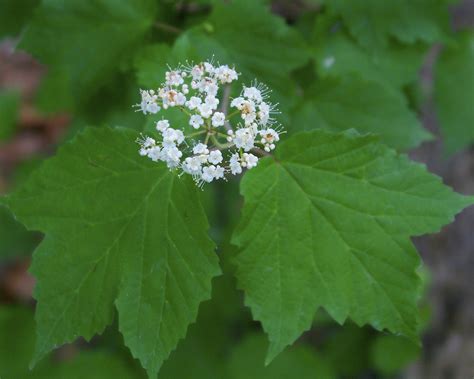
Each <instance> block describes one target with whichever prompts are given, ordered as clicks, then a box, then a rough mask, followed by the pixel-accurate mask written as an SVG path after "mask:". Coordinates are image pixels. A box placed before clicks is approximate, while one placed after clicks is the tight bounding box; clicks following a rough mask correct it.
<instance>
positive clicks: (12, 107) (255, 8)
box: [0, 0, 474, 379]
mask: <svg viewBox="0 0 474 379" xmlns="http://www.w3.org/2000/svg"><path fill="white" fill-rule="evenodd" d="M449 2H450V1H449V0H410V1H409V0H403V1H398V2H395V1H392V2H386V1H380V0H364V1H355V0H354V1H349V2H348V1H342V0H331V1H325V2H322V1H319V0H308V1H305V2H304V3H305V4H304V6H307V7H308V8H307V10H308V11H307V12H303V14H298V13H295V14H292V13H291V10H292V9H293V8H292V7H291V5H292V4H290V2H279V4H277V5H275V4H273V6H272V2H271V1H268V0H259V1H255V0H233V1H220V0H219V1H218V0H198V1H190V2H188V1H180V2H176V1H172V0H169V1H168V0H167V1H156V0H131V1H119V0H68V1H64V0H42V1H41V2H40V1H37V0H23V1H13V0H6V1H2V2H1V4H0V37H3V36H18V35H20V36H21V39H20V41H19V45H18V48H19V49H24V50H26V51H27V52H29V53H31V54H32V55H33V56H34V57H36V58H37V59H38V60H39V61H40V62H41V63H43V64H44V65H45V66H46V68H47V76H46V78H45V79H44V80H43V82H42V84H41V88H40V89H39V92H38V94H37V97H36V106H37V107H39V108H40V109H41V110H42V111H48V112H51V111H60V112H64V111H67V112H69V114H70V116H71V118H72V123H71V126H70V127H69V129H68V131H67V138H66V140H70V142H68V143H66V144H64V146H63V147H60V148H59V151H58V153H57V155H56V156H55V157H53V158H51V159H49V160H47V161H46V162H45V163H44V164H43V165H42V166H41V167H40V168H39V169H37V170H36V171H35V172H34V173H33V174H32V175H31V176H29V177H28V178H26V179H25V180H21V181H24V183H23V184H22V185H21V186H20V188H19V189H18V190H16V191H14V192H13V193H12V194H10V195H8V196H7V197H4V198H2V199H1V202H2V204H3V205H6V206H7V208H8V209H7V208H4V207H3V206H1V207H0V257H1V258H5V257H8V258H11V257H14V256H19V255H24V254H29V253H30V252H31V250H32V249H33V247H34V246H35V244H36V243H37V241H38V240H39V238H38V235H37V234H32V233H31V232H28V231H27V229H29V230H38V231H41V232H43V233H45V239H44V241H43V242H42V243H41V244H40V246H39V248H38V250H37V251H36V252H35V254H34V256H33V265H32V268H31V273H32V274H33V275H34V276H35V277H36V279H37V288H36V291H35V298H36V299H37V300H38V304H37V309H36V335H37V338H36V347H34V344H35V339H34V338H33V334H34V331H33V329H34V325H33V320H32V314H31V311H30V310H27V309H23V308H1V309H0V376H1V377H2V378H5V379H17V378H20V379H21V378H25V379H28V378H48V379H50V378H51V379H56V378H58V379H59V378H61V379H62V378H68V379H69V378H72V379H74V378H83V377H92V378H105V379H107V378H109V377H110V378H112V377H114V378H125V379H132V378H137V379H138V378H143V377H144V373H143V372H142V370H141V369H140V368H137V365H138V364H137V362H136V361H134V360H133V359H132V358H131V357H129V356H128V352H127V351H126V349H125V348H124V347H123V346H121V345H125V346H126V347H128V348H129V349H130V352H131V354H132V356H133V357H135V358H137V359H138V360H139V362H140V364H141V365H142V366H143V367H144V368H145V369H146V370H147V372H148V375H149V377H150V378H156V377H157V376H158V378H160V379H168V378H169V379H174V378H183V379H184V378H206V379H213V378H215V379H220V378H231V379H240V378H242V379H243V378H245V379H247V378H263V379H264V378H282V379H283V378H293V377H294V378H313V377H318V378H323V379H324V378H334V377H337V376H338V375H339V376H346V377H351V378H353V377H354V378H355V377H357V376H358V375H363V374H367V372H369V371H370V370H372V371H376V372H377V373H380V374H382V375H392V374H394V373H396V372H397V371H398V370H400V369H401V368H402V367H403V366H405V365H406V364H408V363H409V362H411V361H412V360H413V359H415V358H416V356H417V355H418V354H419V351H420V348H419V346H418V345H417V343H418V342H417V340H418V334H419V333H420V326H419V325H420V324H424V323H425V322H426V318H427V317H426V314H427V309H428V307H426V306H422V307H421V308H420V307H419V304H418V300H419V298H420V297H421V296H422V292H423V291H422V280H421V279H420V276H419V271H418V270H419V268H420V264H421V262H420V259H419V257H418V255H417V253H416V251H415V249H414V247H413V244H412V242H411V240H410V237H412V236H418V235H421V234H425V233H432V232H436V231H437V230H438V229H439V228H440V227H441V226H442V225H444V224H446V223H448V222H450V221H451V220H452V218H453V216H454V215H455V214H456V213H457V212H459V211H460V210H461V209H462V208H463V207H465V206H467V205H469V204H471V203H472V202H473V199H472V198H467V197H462V196H460V195H458V194H455V193H453V192H452V191H451V190H450V189H449V188H447V187H445V186H443V185H442V183H441V181H440V180H439V178H437V177H435V176H433V175H431V174H429V173H428V172H427V171H426V170H425V168H424V167H422V166H420V165H418V164H415V163H412V162H411V161H410V160H409V159H408V158H407V157H406V156H404V155H399V154H398V153H397V152H395V151H394V150H391V148H389V147H387V146H386V145H389V146H391V147H392V148H395V149H396V150H401V151H404V150H408V149H410V148H413V147H416V146H417V145H419V144H420V143H422V142H423V141H426V140H428V139H430V138H431V137H432V136H431V134H430V133H428V132H427V131H426V130H425V129H423V127H422V125H421V124H420V122H419V120H418V119H417V109H416V108H417V105H418V104H417V102H416V101H410V99H409V96H410V93H411V94H412V93H418V92H420V90H419V88H418V87H417V85H418V83H417V82H418V76H419V71H420V68H421V66H422V64H423V61H424V59H425V57H426V54H427V52H428V51H429V49H430V47H431V46H432V44H433V43H439V42H442V43H445V44H446V46H445V47H444V49H443V50H442V52H441V54H440V59H439V62H437V64H436V66H435V68H436V70H435V79H436V80H435V97H436V105H437V113H438V115H439V119H440V122H441V133H442V136H443V139H444V142H445V145H446V149H447V150H448V151H449V152H454V151H456V150H458V149H461V148H464V147H466V146H467V145H468V144H469V143H471V142H473V140H474V132H473V131H472V130H473V128H472V124H473V123H474V113H473V107H472V100H473V99H474V82H473V80H474V79H473V78H474V75H473V74H474V72H473V67H474V48H473V47H474V39H473V34H472V32H466V33H463V34H458V35H456V34H452V33H451V32H450V30H449V22H448V21H449V12H448V3H449ZM322 3H324V4H323V6H321V4H322ZM285 7H288V8H285ZM310 10H311V11H310ZM287 12H288V13H289V14H286V13H287ZM282 16H287V20H285V19H284V18H283V17H282ZM294 18H296V19H294ZM287 21H290V22H287ZM212 57H214V59H215V60H218V61H220V62H221V63H222V64H229V65H235V67H236V69H237V70H238V71H239V72H240V73H241V74H242V77H243V79H244V81H245V82H246V83H247V84H250V83H251V82H252V80H254V79H257V80H258V81H259V82H263V83H265V84H267V85H268V86H269V87H270V89H272V90H273V92H272V93H271V95H270V97H271V99H272V101H275V102H279V103H280V104H279V107H280V109H281V111H282V114H281V115H278V117H277V119H278V120H279V121H280V122H282V124H283V127H284V129H286V131H287V132H288V135H285V134H282V139H283V140H286V141H283V143H282V144H281V145H280V146H279V147H278V148H277V150H276V152H275V154H274V156H273V157H267V158H264V159H262V160H261V161H260V162H259V165H258V166H257V167H256V168H254V169H252V170H251V171H249V172H248V173H246V174H245V175H244V177H243V179H242V182H241V188H240V189H241V193H242V194H243V196H244V198H245V203H244V205H243V210H242V214H241V217H240V222H239V215H240V213H239V211H240V207H241V201H240V198H239V195H238V180H237V179H236V180H230V181H229V182H228V183H220V184H216V185H215V186H214V185H213V186H210V185H209V186H206V187H205V190H204V192H201V191H200V190H198V189H197V188H196V186H195V185H194V183H192V181H191V180H189V178H185V177H184V176H183V177H180V176H179V175H178V172H170V171H169V170H168V169H167V168H165V167H164V166H163V165H161V164H156V163H153V162H150V161H149V160H147V159H143V158H142V157H140V156H139V154H138V152H137V150H138V147H137V145H136V144H135V143H134V141H135V140H136V138H137V137H138V135H139V134H138V132H137V131H145V132H151V131H152V130H153V129H154V122H155V121H156V119H157V118H161V114H160V115H159V116H157V115H155V116H148V117H146V118H144V117H143V116H142V115H141V114H139V113H135V112H133V109H132V105H133V104H136V103H138V102H139V93H138V89H139V88H154V89H156V88H157V87H158V86H159V85H160V84H161V83H162V81H163V77H164V73H165V71H167V70H168V66H171V67H173V66H176V65H178V64H179V63H186V62H192V61H194V62H198V61H202V60H207V59H210V58H212ZM239 90H240V89H237V88H235V86H234V88H232V93H231V96H237V94H238V91H239ZM19 100H20V99H19V97H18V96H17V95H16V94H12V93H9V92H8V93H2V94H0V140H7V139H8V138H10V137H11V136H12V135H13V132H14V128H15V126H16V125H15V124H16V122H17V116H18V107H19ZM168 116H169V117H168ZM167 118H168V119H169V120H170V121H171V122H172V124H173V125H183V123H184V122H187V119H185V118H183V116H182V113H180V112H175V109H174V110H169V113H168V114H167ZM88 125H95V126H96V127H95V128H88V129H86V130H85V131H83V132H80V131H81V130H82V129H84V128H85V127H86V126H88ZM110 126H125V127H128V129H124V128H114V129H111V128H110ZM348 130H350V131H348ZM354 130H355V131H354ZM298 131H306V132H305V133H300V134H297V135H294V136H293V135H292V134H294V133H295V132H298ZM78 132H79V133H78ZM272 155H273V153H272ZM15 176H20V177H21V176H24V177H26V176H27V175H25V174H22V170H21V169H17V171H16V172H14V173H13V177H15ZM10 188H13V186H10ZM201 204H202V205H201ZM205 212H206V213H207V214H208V216H209V219H210V220H211V223H212V228H210V230H209V234H210V235H211V236H212V238H213V239H214V241H215V242H216V243H217V245H218V250H217V254H216V252H215V251H214V250H215V245H214V242H212V241H211V239H210V238H209V236H208V229H209V227H208V221H207V217H206V213H205ZM12 214H13V215H12ZM17 220H18V221H17ZM20 222H21V223H22V224H24V225H25V226H26V228H27V229H25V227H23V226H22V225H21V224H20ZM237 224H238V227H237V228H235V225H237ZM234 229H235V230H234ZM230 236H233V237H232V242H233V243H234V244H235V246H230V241H229V240H230V238H231V237H230ZM230 257H233V258H234V259H233V262H234V263H235V267H234V266H231V265H230V264H229V260H230ZM218 262H219V263H220V266H221V267H222V268H220V267H219V263H218ZM221 270H222V271H223V272H224V275H223V276H219V277H217V276H218V275H219V274H220V272H221ZM233 270H235V272H233ZM235 278H236V279H237V282H238V287H239V288H240V289H242V290H243V291H244V294H245V303H246V304H247V305H248V306H249V307H250V309H251V312H252V314H251V315H250V312H249V310H248V309H247V308H244V307H243V306H242V296H243V294H242V293H241V292H238V291H237V290H236V289H235V283H234V280H235ZM211 281H212V285H213V289H212V300H211V301H206V302H204V300H207V299H209V298H210V297H211ZM202 302H204V303H203V304H202V305H200V304H201V303H202ZM198 308H199V317H197V316H198ZM428 311H429V310H428ZM326 312H327V313H326ZM315 315H316V317H315ZM321 315H323V316H321ZM324 315H325V316H324ZM420 315H421V316H420ZM252 316H253V319H254V320H255V321H260V322H261V324H262V326H263V329H264V331H265V332H266V333H267V334H268V337H269V340H270V348H269V349H268V353H267V363H269V364H268V365H267V366H265V365H264V361H265V358H264V355H265V349H266V348H267V343H266V342H265V340H264V339H263V338H262V337H261V336H260V335H257V334H256V330H255V329H257V328H258V326H257V324H256V323H254V322H252ZM196 318H197V322H196V323H195V324H193V322H194V321H196ZM419 318H421V319H422V320H421V322H420V320H419ZM333 319H334V320H335V321H336V322H337V323H339V324H343V323H344V326H343V327H340V326H338V325H336V324H334V322H333V321H332V320H333ZM348 319H350V320H352V321H354V323H352V322H346V320H348ZM322 320H324V321H322ZM366 324H368V325H370V326H365V327H361V326H362V325H366ZM109 325H112V326H111V327H109V328H108V329H107V332H106V336H103V337H99V338H96V339H94V342H93V345H94V348H93V349H92V350H90V351H87V352H85V351H83V349H82V345H84V342H81V344H76V345H74V348H75V349H78V350H79V352H78V353H77V354H76V355H75V356H74V357H73V358H72V359H71V360H69V361H65V362H61V363H59V364H58V363H55V362H54V360H52V359H50V357H47V355H48V354H49V352H50V351H51V350H52V349H55V348H56V347H59V346H60V345H62V344H65V343H69V342H73V341H75V340H77V339H78V338H79V337H84V338H85V339H86V340H87V341H89V340H90V339H91V338H92V337H93V336H94V335H96V334H100V333H102V332H103V331H104V329H105V328H106V327H108V326H109ZM188 326H189V328H188ZM312 326H313V327H314V329H315V330H316V331H317V333H316V335H317V337H318V343H317V344H316V343H313V345H318V350H317V351H316V348H315V346H311V347H310V346H307V345H306V344H305V342H306V341H307V340H308V341H310V340H311V337H312V336H311V335H310V336H309V338H308V339H307V338H306V336H305V337H304V338H303V339H302V340H300V341H298V343H297V344H296V346H293V347H291V348H289V349H288V350H287V351H283V352H282V350H284V349H285V347H286V346H287V345H289V344H292V343H293V342H294V341H295V340H296V339H297V338H298V337H299V336H300V335H301V334H302V332H303V331H305V330H307V329H309V328H310V327H312ZM371 326H372V327H373V328H374V329H375V330H374V329H372V328H371ZM188 329H189V330H188ZM320 330H321V331H323V332H322V333H321V335H320V334H319V331H320ZM376 330H377V331H382V330H383V331H384V332H383V334H381V333H378V332H377V331H376ZM387 332H391V333H394V334H395V335H388V334H387ZM120 333H121V335H120ZM185 335H186V339H185V340H181V339H182V338H184V337H185ZM110 336H112V337H110ZM122 336H123V341H122ZM180 340H181V341H180ZM313 342H314V341H313ZM96 345H97V346H96ZM119 345H120V346H119ZM87 346H88V349H89V348H90V345H87ZM174 349H176V350H175V351H174V352H173V350H174ZM124 350H125V351H124ZM280 352H281V354H280V355H278V354H279V353H280ZM277 355H278V356H277ZM32 356H34V357H33V363H38V364H37V366H36V368H35V369H34V370H33V371H28V368H27V365H28V362H29V361H30V359H31V357H32ZM168 356H169V359H167V358H168ZM10 357H14V358H13V359H10ZM42 358H44V359H42ZM41 359H42V361H41V362H39V360H41ZM160 368H161V370H160ZM159 370H160V372H159V374H158V371H159Z"/></svg>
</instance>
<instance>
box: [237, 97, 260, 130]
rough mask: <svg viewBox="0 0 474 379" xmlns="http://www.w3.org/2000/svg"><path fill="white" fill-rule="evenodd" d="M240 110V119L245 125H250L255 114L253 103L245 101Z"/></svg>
mask: <svg viewBox="0 0 474 379" xmlns="http://www.w3.org/2000/svg"><path fill="white" fill-rule="evenodd" d="M240 110H241V111H242V119H243V120H244V121H245V125H250V124H251V123H253V122H254V121H255V118H256V117H257V113H256V112H255V104H254V103H253V101H247V100H245V101H244V102H243V103H242V105H241V108H240Z"/></svg>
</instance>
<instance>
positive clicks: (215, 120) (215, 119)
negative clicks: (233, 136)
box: [212, 112, 225, 127]
mask: <svg viewBox="0 0 474 379" xmlns="http://www.w3.org/2000/svg"><path fill="white" fill-rule="evenodd" d="M224 123H225V114H224V113H222V112H216V113H214V114H213V115H212V126H216V127H217V126H222V125H224Z"/></svg>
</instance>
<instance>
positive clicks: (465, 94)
mask: <svg viewBox="0 0 474 379" xmlns="http://www.w3.org/2000/svg"><path fill="white" fill-rule="evenodd" d="M435 75H436V81H435V85H436V87H435V97H436V103H437V106H438V107H437V109H438V116H439V121H440V127H441V132H442V135H443V138H444V145H445V149H446V151H447V152H448V153H454V152H455V151H457V150H460V149H462V148H465V147H466V146H468V145H469V144H471V143H472V142H473V141H474V106H473V101H474V33H472V32H466V33H464V34H460V35H459V36H458V40H457V42H456V43H455V44H453V45H450V46H447V47H445V49H444V50H443V51H442V52H441V57H440V59H439V61H438V63H437V65H436V71H435Z"/></svg>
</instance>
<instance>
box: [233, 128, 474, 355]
mask: <svg viewBox="0 0 474 379" xmlns="http://www.w3.org/2000/svg"><path fill="white" fill-rule="evenodd" d="M241 192H242V194H243V195H244V197H245V205H244V208H243V213H242V219H241V221H240V225H239V227H238V228H237V230H236V232H235V234H234V236H233V243H234V244H236V245H238V246H239V248H240V251H239V252H238V254H237V255H236V257H235V264H236V265H237V273H236V275H237V279H238V285H239V287H240V288H241V289H243V290H244V291H245V298H246V304H247V305H248V306H250V308H251V309H252V313H253V316H254V318H255V319H257V320H259V321H261V322H262V325H263V328H264V330H265V331H266V333H267V334H268V336H269V339H270V348H269V352H268V355H267V361H270V360H271V359H272V358H273V357H275V355H277V354H278V353H279V352H280V351H282V349H284V348H285V346H287V345H289V344H291V343H292V342H293V341H295V339H296V338H298V337H299V336H300V334H301V333H302V332H303V331H304V330H307V329H308V328H309V327H310V326H311V322H312V319H313V316H314V314H315V312H316V310H317V309H318V307H324V308H325V309H326V310H327V312H328V313H329V314H330V315H331V316H332V317H333V318H334V319H335V320H336V321H338V322H340V323H342V322H344V321H345V320H346V319H347V318H351V319H352V320H354V321H355V322H356V323H357V324H358V325H363V324H371V325H372V326H373V327H375V328H376V329H378V330H383V329H387V330H389V331H390V332H393V333H398V334H403V335H405V336H408V337H410V338H412V339H416V338H417V333H416V328H417V307H416V303H417V297H418V295H417V294H418V293H419V291H418V287H419V284H420V279H419V276H418V275H417V273H416V270H417V268H418V267H419V265H420V259H419V256H418V255H417V253H416V250H415V248H414V247H413V244H412V242H411V241H410V236H418V235H421V234H425V233H432V232H435V231H437V230H438V229H439V228H440V227H441V226H442V225H444V224H446V223H448V222H450V221H451V220H452V219H453V216H454V215H455V214H456V213H457V212H459V211H460V210H461V209H462V208H463V207H465V206H467V205H469V204H472V202H473V199H472V198H468V197H464V196H461V195H459V194H456V193H454V192H452V191H451V189H450V188H448V187H446V186H444V185H443V184H442V182H441V180H440V179H439V178H438V177H436V176H435V175H432V174H430V173H428V172H427V171H426V170H425V168H424V167H423V166H422V165H420V164H416V163H413V162H411V161H410V160H409V159H408V158H407V157H406V156H403V155H397V153H396V152H395V151H393V150H391V149H389V148H388V147H386V146H384V145H382V144H379V143H378V139H377V137H374V136H358V135H356V134H355V133H341V134H334V133H330V132H326V131H322V130H319V131H313V132H308V133H300V134H297V135H295V136H293V137H292V138H291V139H289V140H287V141H286V142H285V143H283V144H282V145H281V146H280V147H279V148H278V149H277V152H276V154H275V157H274V158H273V157H268V158H265V159H263V160H261V161H260V162H259V165H258V167H256V168H254V169H252V170H249V171H248V172H247V173H246V174H245V177H244V178H243V180H242V183H241Z"/></svg>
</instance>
